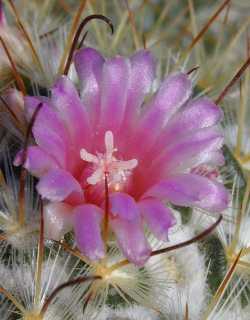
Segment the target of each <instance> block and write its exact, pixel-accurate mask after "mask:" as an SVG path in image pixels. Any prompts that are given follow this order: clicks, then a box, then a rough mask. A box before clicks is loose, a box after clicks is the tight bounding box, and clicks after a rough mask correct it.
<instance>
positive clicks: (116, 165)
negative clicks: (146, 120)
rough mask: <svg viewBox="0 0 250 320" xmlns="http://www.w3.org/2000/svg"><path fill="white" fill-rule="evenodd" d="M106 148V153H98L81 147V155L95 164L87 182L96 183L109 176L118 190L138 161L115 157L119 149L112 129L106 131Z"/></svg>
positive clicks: (110, 182)
mask: <svg viewBox="0 0 250 320" xmlns="http://www.w3.org/2000/svg"><path fill="white" fill-rule="evenodd" d="M104 142H105V148H106V152H105V153H104V154H102V153H97V154H96V155H94V154H92V153H89V152H87V150H85V149H81V151H80V157H81V159H82V160H84V161H87V162H89V163H92V164H93V166H94V172H93V173H92V175H91V176H90V177H88V178H87V183H88V184H91V185H95V184H97V183H99V182H101V181H103V180H105V177H106V176H107V177H108V183H109V184H112V185H113V186H114V187H115V189H116V190H120V186H121V185H123V184H124V183H125V182H126V180H127V178H128V177H129V176H130V175H131V172H132V169H134V168H135V167H136V166H137V164H138V161H137V160H136V159H132V160H127V161H123V160H118V159H116V158H115V157H114V155H113V153H114V152H116V151H117V149H116V148H114V136H113V133H112V132H111V131H106V132H105V138H104Z"/></svg>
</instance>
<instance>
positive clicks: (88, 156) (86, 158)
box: [80, 149, 98, 163]
mask: <svg viewBox="0 0 250 320" xmlns="http://www.w3.org/2000/svg"><path fill="white" fill-rule="evenodd" d="M80 156H81V158H82V160H84V161H87V162H94V163H98V158H97V157H96V156H94V155H93V154H91V153H89V152H88V151H86V150H85V149H81V151H80Z"/></svg>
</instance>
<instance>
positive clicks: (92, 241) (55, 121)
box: [16, 48, 228, 265]
mask: <svg viewBox="0 0 250 320" xmlns="http://www.w3.org/2000/svg"><path fill="white" fill-rule="evenodd" d="M75 66H76V70H77V73H78V76H79V79H80V97H79V95H78V92H77V90H76V88H75V86H74V85H73V84H72V82H71V81H70V80H69V79H68V78H67V77H65V76H63V77H61V78H60V79H59V80H58V82H57V83H56V84H55V86H54V87H53V88H52V90H51V97H50V98H45V97H26V99H25V106H26V110H27V111H26V112H27V114H28V115H29V117H30V116H31V114H32V113H33V112H34V110H35V108H36V107H37V106H38V104H39V103H40V101H43V107H42V108H41V110H40V111H39V114H38V116H37V118H36V121H35V124H34V127H33V134H34V138H35V141H36V145H34V146H30V147H29V148H28V151H27V159H26V162H25V167H26V168H27V169H28V170H29V171H30V172H31V173H32V174H33V175H35V176H37V177H38V178H39V182H38V184H37V190H38V192H39V193H40V194H41V196H42V197H43V198H46V199H48V200H49V201H50V203H49V204H48V205H47V206H46V208H45V218H46V221H47V222H46V223H47V224H48V225H49V227H48V228H49V233H50V235H51V236H53V237H54V238H60V237H61V236H62V235H63V234H64V233H65V232H67V231H69V230H70V227H71V226H70V222H69V220H71V221H72V224H73V227H74V230H75V236H76V242H77V244H78V247H79V248H80V250H81V251H82V252H83V254H85V255H86V256H87V257H88V258H90V259H92V260H98V259H101V258H102V257H103V256H104V254H105V249H104V244H103V240H102V222H103V219H104V207H105V199H106V198H105V191H106V189H107V188H105V179H107V180H106V183H107V184H108V192H109V207H110V208H109V219H110V227H111V229H112V231H113V232H114V234H115V236H116V239H117V241H118V244H119V246H120V248H121V250H122V251H123V253H124V255H125V256H126V257H127V258H128V259H129V260H130V261H132V262H133V263H135V264H137V265H143V264H144V263H145V261H146V260H147V258H148V257H149V255H150V250H151V249H150V247H149V244H148V243H147V240H146V238H145V235H144V231H143V227H144V223H145V224H146V225H147V226H148V228H149V229H150V230H151V232H152V233H154V234H155V236H156V237H158V238H159V239H165V240H166V239H167V234H168V229H169V228H170V227H171V226H172V225H173V224H174V218H173V216H172V214H171V208H170V207H169V206H168V205H166V204H170V203H172V204H174V205H179V206H195V207H199V208H203V209H207V210H211V211H221V210H223V209H225V208H226V206H227V202H228V194H227V192H226V190H225V188H224V187H223V185H222V184H220V183H218V182H217V181H216V180H214V179H210V178H209V177H207V176H201V175H199V174H196V172H198V173H199V172H200V171H199V170H194V169H195V168H197V167H199V166H211V167H216V166H218V165H222V164H223V155H222V152H221V147H222V144H223V136H222V134H221V133H220V130H219V129H218V128H217V127H216V125H217V124H218V122H219V121H220V119H221V116H222V113H221V111H220V109H219V108H218V107H217V106H216V105H215V104H214V103H213V102H212V101H210V100H209V99H207V98H199V99H196V100H192V99H191V94H192V83H191V80H190V79H189V77H188V75H186V74H184V73H176V74H172V75H170V76H169V77H168V78H167V79H166V80H165V81H164V82H163V83H162V84H161V87H160V89H159V90H158V92H157V93H156V94H155V95H154V96H153V97H152V98H151V100H150V101H149V102H147V103H145V104H143V103H144V101H145V96H146V95H147V94H148V93H149V92H150V88H151V85H152V82H153V80H154V76H155V72H154V71H155V67H154V61H153V57H152V55H151V53H150V52H148V51H145V50H142V51H139V52H138V53H136V54H135V55H134V56H132V57H131V58H129V59H128V58H124V57H115V58H111V59H107V60H105V59H104V58H103V57H102V56H101V55H100V54H99V53H98V52H97V51H96V50H94V49H91V48H86V49H82V50H79V51H78V52H77V54H76V55H75ZM19 158H20V156H19V157H18V156H17V158H16V164H18V161H19ZM19 163H20V161H19ZM69 217H70V218H71V219H69Z"/></svg>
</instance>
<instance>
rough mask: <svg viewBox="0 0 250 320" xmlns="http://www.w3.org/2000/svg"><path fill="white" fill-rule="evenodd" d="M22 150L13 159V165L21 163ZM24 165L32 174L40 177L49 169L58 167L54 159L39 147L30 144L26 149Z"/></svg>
mask: <svg viewBox="0 0 250 320" xmlns="http://www.w3.org/2000/svg"><path fill="white" fill-rule="evenodd" d="M22 161H23V150H22V151H20V152H19V153H18V154H17V156H16V158H15V161H14V164H15V165H21V164H22ZM24 167H25V168H26V169H27V170H28V171H29V172H30V173H31V174H32V175H34V176H36V177H41V176H43V175H44V174H46V173H47V172H48V171H49V170H51V169H59V165H58V163H57V162H56V160H55V159H54V158H53V157H51V156H50V155H49V154H48V153H47V152H45V151H44V150H42V149H41V148H40V147H37V146H31V147H29V148H28V150H27V155H26V161H25V163H24Z"/></svg>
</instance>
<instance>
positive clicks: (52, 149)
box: [25, 97, 70, 168]
mask: <svg viewBox="0 0 250 320" xmlns="http://www.w3.org/2000/svg"><path fill="white" fill-rule="evenodd" d="M39 103H40V101H39V100H38V99H37V98H35V97H25V106H26V109H27V108H29V109H30V108H32V109H33V111H32V113H33V112H34V111H35V109H36V108H37V106H38V105H39ZM45 128H46V129H45ZM32 132H33V135H34V138H35V140H36V143H37V144H38V145H39V146H40V147H41V148H42V149H43V150H44V151H45V152H47V153H48V154H49V155H50V156H52V157H54V159H55V160H56V161H57V162H58V163H59V164H60V166H61V167H63V168H66V166H67V154H68V146H69V145H70V143H69V136H68V134H67V131H66V130H65V128H64V126H63V123H62V122H61V120H60V119H59V118H58V116H57V114H56V113H55V112H54V111H53V110H52V109H51V108H50V107H49V105H48V104H46V103H43V105H42V107H41V109H40V110H39V112H38V114H37V117H36V119H35V122H34V125H33V128H32Z"/></svg>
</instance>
